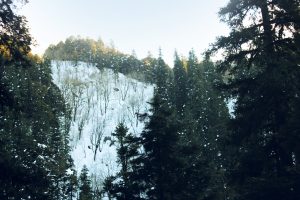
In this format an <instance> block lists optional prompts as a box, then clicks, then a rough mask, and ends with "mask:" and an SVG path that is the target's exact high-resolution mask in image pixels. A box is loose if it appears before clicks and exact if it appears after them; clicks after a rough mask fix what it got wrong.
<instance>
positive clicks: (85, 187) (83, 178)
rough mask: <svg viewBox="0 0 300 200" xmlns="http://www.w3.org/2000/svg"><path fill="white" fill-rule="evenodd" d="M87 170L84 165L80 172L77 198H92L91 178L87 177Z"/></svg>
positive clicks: (87, 199)
mask: <svg viewBox="0 0 300 200" xmlns="http://www.w3.org/2000/svg"><path fill="white" fill-rule="evenodd" d="M88 173H89V170H88V169H87V167H86V166H85V165H84V166H83V168H82V170H81V173H80V178H79V180H80V186H79V190H80V192H79V200H92V199H93V194H92V188H91V180H90V177H89V174H88Z"/></svg>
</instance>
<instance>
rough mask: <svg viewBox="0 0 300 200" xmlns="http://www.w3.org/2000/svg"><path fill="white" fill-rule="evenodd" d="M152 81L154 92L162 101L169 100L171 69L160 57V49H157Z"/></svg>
mask: <svg viewBox="0 0 300 200" xmlns="http://www.w3.org/2000/svg"><path fill="white" fill-rule="evenodd" d="M153 76H154V83H155V93H156V94H157V95H159V96H160V98H162V99H163V100H164V101H169V102H170V93H171V90H170V88H171V80H172V79H171V70H170V68H169V67H168V65H167V64H166V63H165V61H164V60H163V57H162V52H161V49H160V50H159V57H158V59H157V61H156V63H155V66H154V73H153Z"/></svg>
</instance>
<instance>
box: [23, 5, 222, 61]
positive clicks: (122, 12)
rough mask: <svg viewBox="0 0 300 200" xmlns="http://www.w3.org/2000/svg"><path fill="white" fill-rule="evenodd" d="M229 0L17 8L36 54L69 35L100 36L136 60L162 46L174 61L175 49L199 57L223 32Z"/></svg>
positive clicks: (182, 53) (163, 50)
mask: <svg viewBox="0 0 300 200" xmlns="http://www.w3.org/2000/svg"><path fill="white" fill-rule="evenodd" d="M227 2H228V0H206V1H204V0H29V3H28V4H27V5H25V6H24V7H23V8H22V9H21V11H20V12H21V14H23V15H25V16H26V18H27V20H28V24H29V27H30V32H31V34H32V36H33V37H34V38H35V40H36V43H37V46H36V47H34V48H33V51H34V52H35V53H39V54H41V53H43V51H44V50H45V49H46V48H47V47H48V46H49V45H50V44H53V43H54V44H55V43H57V42H59V41H61V40H65V39H66V38H67V37H68V36H71V35H74V36H77V35H80V36H83V37H90V38H94V39H98V38H99V37H101V39H102V40H103V41H104V42H105V43H107V44H110V43H111V41H113V42H114V45H115V47H116V48H117V49H119V50H121V51H123V52H125V53H131V52H132V50H135V52H136V54H137V56H138V57H139V58H142V57H145V56H146V55H147V52H148V51H150V52H151V53H152V54H153V55H154V56H157V54H158V48H159V47H161V48H162V52H163V55H164V58H165V60H166V61H167V62H168V63H169V64H172V61H173V55H174V51H175V49H177V51H178V52H179V54H181V55H184V56H187V55H188V51H189V50H190V49H192V48H194V49H195V51H196V53H197V55H198V56H200V55H201V53H202V52H203V51H204V50H205V49H206V48H208V45H209V44H210V43H212V42H214V41H215V37H216V36H220V35H224V34H226V33H227V31H228V30H227V27H226V25H225V24H223V23H220V21H219V18H218V15H217V12H218V10H219V9H220V7H223V6H225V5H226V3H227Z"/></svg>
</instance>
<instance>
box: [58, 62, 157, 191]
mask: <svg viewBox="0 0 300 200" xmlns="http://www.w3.org/2000/svg"><path fill="white" fill-rule="evenodd" d="M52 76H53V80H54V83H55V84H56V85H57V86H58V87H59V88H60V89H61V91H62V93H63V96H64V97H65V99H66V101H67V103H68V105H69V106H70V110H71V117H72V123H71V128H70V133H69V135H70V146H71V149H72V152H71V156H72V158H73V159H74V164H75V169H76V170H77V173H78V174H79V173H80V171H81V169H82V167H83V165H86V166H87V168H88V169H89V171H90V175H91V177H92V183H93V186H96V185H98V186H99V185H101V183H102V182H103V180H104V178H105V177H107V176H108V175H113V174H114V173H115V172H116V171H117V169H118V165H117V163H116V149H115V147H114V146H113V145H112V146H110V144H111V142H110V140H109V139H110V137H111V133H112V132H114V130H115V128H116V126H117V125H118V123H120V122H123V123H124V124H126V126H127V127H128V128H129V132H131V133H133V134H139V133H141V131H142V129H143V127H144V124H143V123H142V122H140V121H139V120H138V119H137V113H145V112H149V108H150V105H149V104H148V103H147V102H149V101H150V100H151V98H152V97H153V90H154V87H153V85H149V84H145V83H142V82H139V81H136V80H134V79H131V78H128V77H126V76H124V75H123V74H120V73H114V72H113V71H112V70H111V69H103V70H101V71H100V70H99V69H98V68H96V67H95V66H94V65H91V64H87V63H83V62H79V63H77V64H75V63H74V62H69V61H64V62H63V61H52ZM105 141H106V142H105ZM96 187H97V186H96Z"/></svg>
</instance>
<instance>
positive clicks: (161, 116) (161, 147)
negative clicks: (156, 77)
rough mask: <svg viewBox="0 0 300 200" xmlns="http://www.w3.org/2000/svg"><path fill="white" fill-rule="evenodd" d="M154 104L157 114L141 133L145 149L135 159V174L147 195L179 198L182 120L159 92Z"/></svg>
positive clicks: (148, 196)
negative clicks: (180, 125) (179, 147)
mask: <svg viewBox="0 0 300 200" xmlns="http://www.w3.org/2000/svg"><path fill="white" fill-rule="evenodd" d="M151 105H152V109H151V112H152V113H153V114H152V115H151V116H150V118H149V122H147V123H146V127H145V129H144V131H143V132H142V134H141V144H142V148H143V152H142V153H141V155H140V156H139V157H138V158H137V159H136V160H135V163H136V165H135V168H134V172H135V178H136V179H137V180H138V182H139V183H140V186H141V188H142V194H146V196H147V198H146V199H175V197H176V192H177V191H176V189H177V187H176V183H177V181H178V180H177V178H176V172H177V170H178V163H177V159H176V144H177V141H178V132H177V130H178V129H177V128H178V127H177V125H178V123H176V120H175V118H174V113H173V112H172V111H171V110H170V108H168V105H166V102H165V101H164V100H161V99H160V97H159V96H158V95H155V96H154V99H153V101H152V103H151ZM173 119H174V120H173ZM142 197H143V196H142Z"/></svg>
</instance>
